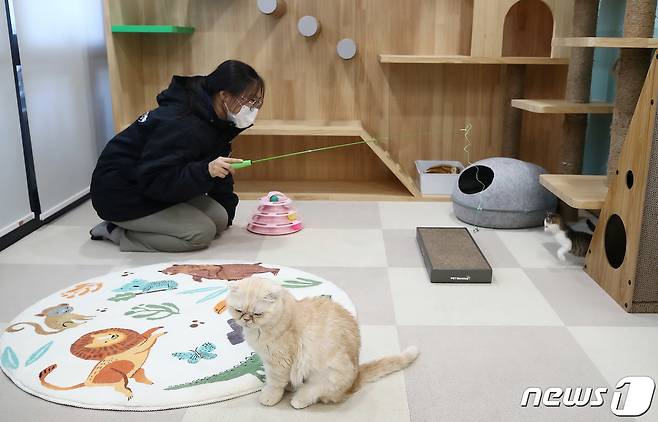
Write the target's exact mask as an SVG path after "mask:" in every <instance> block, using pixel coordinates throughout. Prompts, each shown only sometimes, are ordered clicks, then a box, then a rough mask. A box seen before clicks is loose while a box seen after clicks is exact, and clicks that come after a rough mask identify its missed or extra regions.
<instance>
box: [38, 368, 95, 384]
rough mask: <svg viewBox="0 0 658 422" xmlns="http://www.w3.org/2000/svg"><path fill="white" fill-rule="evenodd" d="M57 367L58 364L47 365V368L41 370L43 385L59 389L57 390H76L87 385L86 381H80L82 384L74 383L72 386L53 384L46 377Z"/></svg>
mask: <svg viewBox="0 0 658 422" xmlns="http://www.w3.org/2000/svg"><path fill="white" fill-rule="evenodd" d="M56 368H57V364H53V365H50V366H49V367H47V368H46V369H44V370H43V371H41V372H39V381H41V385H43V386H44V387H46V388H50V389H51V390H57V391H67V390H75V389H78V388H82V387H84V386H85V384H84V383H80V384H76V385H72V386H70V387H60V386H59V385H53V384H51V383H49V382H48V381H46V377H47V376H48V374H50V373H51V372H53V371H54V370H55V369H56Z"/></svg>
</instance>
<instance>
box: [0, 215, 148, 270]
mask: <svg viewBox="0 0 658 422" xmlns="http://www.w3.org/2000/svg"><path fill="white" fill-rule="evenodd" d="M135 255H136V254H125V253H121V252H120V251H119V248H118V247H117V246H116V245H113V244H112V243H110V242H105V241H94V240H91V239H90V238H89V228H88V227H83V226H65V225H52V224H51V225H46V226H44V227H41V228H40V229H39V230H37V231H35V232H34V233H32V234H30V235H29V236H27V237H25V238H23V239H22V240H20V241H18V242H17V243H15V244H13V245H11V246H9V247H8V248H7V249H5V250H3V251H2V252H0V264H2V263H8V264H53V265H76V264H86V265H110V266H113V265H122V264H125V263H129V262H130V261H131V258H132V257H134V256H135Z"/></svg>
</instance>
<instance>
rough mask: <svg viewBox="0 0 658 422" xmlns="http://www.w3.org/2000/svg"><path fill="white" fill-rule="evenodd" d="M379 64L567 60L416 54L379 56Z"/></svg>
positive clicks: (558, 62)
mask: <svg viewBox="0 0 658 422" xmlns="http://www.w3.org/2000/svg"><path fill="white" fill-rule="evenodd" d="M379 62H380V63H415V64H423V63H424V64H538V65H545V64H552V65H566V64H569V59H566V58H552V57H497V58H496V57H473V56H454V55H453V56H444V55H417V54H380V55H379Z"/></svg>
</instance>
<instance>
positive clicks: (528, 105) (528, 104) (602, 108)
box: [512, 99, 613, 114]
mask: <svg viewBox="0 0 658 422" xmlns="http://www.w3.org/2000/svg"><path fill="white" fill-rule="evenodd" d="M512 107H514V108H519V109H521V110H525V111H529V112H531V113H540V114H610V113H612V109H613V105H612V103H602V102H594V103H574V102H570V101H566V100H533V99H513V100H512Z"/></svg>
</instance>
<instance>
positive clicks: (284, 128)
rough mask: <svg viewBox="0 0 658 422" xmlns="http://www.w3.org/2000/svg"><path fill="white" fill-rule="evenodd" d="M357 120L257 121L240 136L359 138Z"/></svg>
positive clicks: (360, 130) (361, 128)
mask: <svg viewBox="0 0 658 422" xmlns="http://www.w3.org/2000/svg"><path fill="white" fill-rule="evenodd" d="M362 134H363V127H362V126H361V122H360V121H358V120H334V121H326V120H257V121H256V123H255V124H254V126H252V127H250V128H249V129H247V130H245V131H244V132H243V133H242V135H286V136H361V135H362Z"/></svg>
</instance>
